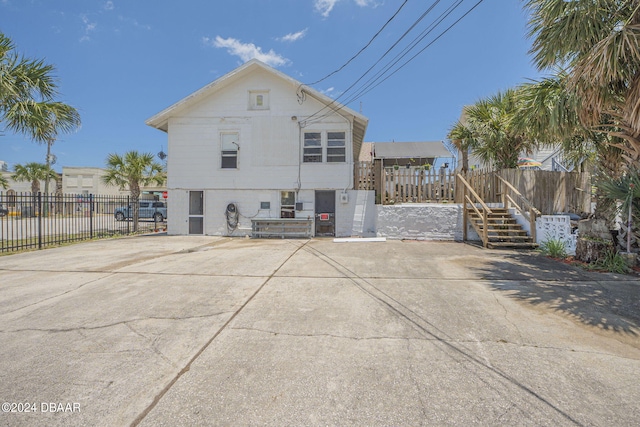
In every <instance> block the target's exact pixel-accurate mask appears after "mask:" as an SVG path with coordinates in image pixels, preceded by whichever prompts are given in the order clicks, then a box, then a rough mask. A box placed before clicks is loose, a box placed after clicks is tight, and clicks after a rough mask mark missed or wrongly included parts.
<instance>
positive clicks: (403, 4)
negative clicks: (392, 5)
mask: <svg viewBox="0 0 640 427" xmlns="http://www.w3.org/2000/svg"><path fill="white" fill-rule="evenodd" d="M408 1H409V0H404V2H403V3H402V4H401V5H400V7H399V8H398V10H396V13H394V14H393V16H391V18H389V19H388V20H387V22H385V24H384V25H383V26H382V28H380V29H379V30H378V32H377V33H375V34H374V35H373V37H372V38H371V39H370V40H369V41H368V42H367V44H366V45H364V47H363V48H362V49H360V50H359V51H358V53H356V54H355V55H353V56H352V57H351V58H350V59H349V60H348V61H347V62H345V63H344V64H342V66H341V67H340V68H338V69H337V70H334V71H332V72H331V73H329V74H327V75H326V76H324V77H323V78H321V79H320V80H317V81H315V82H313V83H307V84H306V85H307V86H313V85H315V84H318V83H320V82H322V81H324V80H326V79H328V78H329V77H331V76H333V75H334V74H336V73H338V72H340V71H342V69H343V68H344V67H346V66H347V65H349V64H350V63H351V61H353V60H354V59H356V58H357V57H358V56H360V54H361V53H362V52H364V51H365V50H366V49H367V48H368V47H369V46H370V45H371V43H373V41H374V40H375V39H376V38H377V37H378V36H379V35H380V33H382V31H383V30H384V29H385V28H386V27H387V25H389V24H390V23H391V21H393V20H394V18H395V17H396V16H398V13H400V11H401V10H402V8H403V7H404V6H405V5H406V4H407V2H408Z"/></svg>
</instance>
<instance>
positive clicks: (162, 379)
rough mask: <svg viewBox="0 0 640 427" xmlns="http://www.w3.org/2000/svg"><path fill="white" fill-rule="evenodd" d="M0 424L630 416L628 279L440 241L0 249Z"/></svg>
mask: <svg viewBox="0 0 640 427" xmlns="http://www.w3.org/2000/svg"><path fill="white" fill-rule="evenodd" d="M0 278H1V279H0V340H1V341H0V342H1V343H2V344H1V345H0V360H1V362H0V403H2V410H3V412H2V413H0V425H3V426H5V425H6V426H65V425H69V426H78V425H86V426H128V425H140V426H199V425H233V426H238V425H277V426H281V425H300V426H307V425H370V426H377V425H385V426H386V425H396V426H401V425H402V426H404V425H407V426H418V425H465V426H466V425H470V424H478V425H524V426H526V425H532V426H533V425H535V426H538V425H549V426H558V425H594V426H611V425H616V426H626V425H628V426H631V425H637V423H638V420H639V419H640V382H639V381H638V378H639V376H638V373H639V372H640V337H639V334H640V284H639V282H638V280H637V279H636V278H633V277H630V276H616V275H611V274H599V273H588V272H585V271H583V270H580V269H578V268H574V267H571V266H565V265H563V264H559V263H556V262H554V261H551V260H548V259H546V258H544V257H540V256H538V255H537V254H535V253H530V252H527V253H522V252H515V251H492V250H485V249H481V248H478V247H474V246H470V245H465V244H461V243H453V242H402V241H388V242H375V243H374V242H370V243H333V241H331V240H322V239H318V240H311V241H308V240H249V239H226V238H215V237H172V236H160V235H156V236H145V237H135V238H125V239H119V240H105V241H97V242H90V243H84V244H78V245H73V246H68V247H63V248H57V249H50V250H45V251H40V252H31V253H24V254H18V255H11V256H4V257H0Z"/></svg>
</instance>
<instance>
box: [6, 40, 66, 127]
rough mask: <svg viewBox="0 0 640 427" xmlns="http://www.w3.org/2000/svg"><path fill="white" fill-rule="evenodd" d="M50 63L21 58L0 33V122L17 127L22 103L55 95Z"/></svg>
mask: <svg viewBox="0 0 640 427" xmlns="http://www.w3.org/2000/svg"><path fill="white" fill-rule="evenodd" d="M53 71H54V68H53V66H51V65H47V64H45V63H44V62H43V61H41V60H34V59H28V58H24V57H23V56H20V55H19V54H18V53H17V52H15V46H14V44H13V42H12V41H11V39H10V38H8V37H7V36H5V35H4V34H3V33H2V32H0V122H6V123H7V125H8V126H9V128H11V129H16V128H20V122H21V121H23V120H24V115H23V112H24V111H25V109H26V108H28V107H27V106H26V105H24V104H25V103H27V102H28V101H33V100H47V99H51V98H52V97H54V96H55V95H56V90H57V85H56V82H55V79H54V77H53V75H52V73H53Z"/></svg>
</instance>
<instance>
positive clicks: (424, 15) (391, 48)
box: [306, 0, 441, 121]
mask: <svg viewBox="0 0 640 427" xmlns="http://www.w3.org/2000/svg"><path fill="white" fill-rule="evenodd" d="M440 1H441V0H436V1H434V2H433V3H432V4H431V6H429V7H428V8H427V10H425V11H424V12H423V13H422V15H420V17H419V18H418V19H417V20H416V21H414V23H413V24H412V25H411V26H410V27H409V29H408V30H406V31H405V32H404V34H402V36H400V38H398V40H396V41H395V42H394V43H393V44H392V45H391V47H390V48H389V49H387V51H386V52H385V53H384V54H383V55H382V56H381V57H380V58H379V59H378V60H377V61H376V62H375V63H374V64H373V65H372V66H371V67H369V69H368V70H367V71H365V72H364V74H362V75H361V76H360V77H359V78H358V79H357V80H356V81H355V82H353V84H351V86H349V87H348V88H347V89H346V90H345V91H344V92H342V94H340V96H338V97H337V98H336V99H334V100H332V102H331V103H330V104H329V105H326V106H325V107H323V108H322V109H320V110H319V111H317V112H315V113H314V114H312V115H311V116H310V117H309V118H307V120H306V121H309V120H310V119H311V118H313V117H314V116H316V115H317V114H320V113H321V112H322V111H324V110H326V109H327V108H332V105H334V104H336V103H337V102H338V100H339V99H340V98H341V97H342V96H344V95H345V94H346V93H347V92H349V90H351V89H352V88H353V87H354V86H355V85H357V84H358V83H359V82H360V80H362V79H363V78H364V77H365V76H366V75H367V74H368V73H369V72H370V71H371V70H372V69H373V68H375V66H376V65H378V64H379V63H380V61H382V59H383V58H384V57H385V56H387V55H388V54H389V53H390V52H391V51H392V50H393V49H394V48H395V47H396V46H397V45H398V43H400V42H401V41H402V40H403V39H404V38H405V37H406V36H407V34H409V33H410V32H411V30H413V29H414V28H415V27H416V25H418V24H419V23H420V22H421V21H422V20H423V19H424V18H425V17H426V16H427V15H428V14H429V12H431V11H432V10H433V8H435V7H436V6H437V5H438V3H440ZM405 3H406V1H405ZM402 6H404V4H403V5H402ZM398 11H399V10H398ZM395 15H397V12H396V14H395ZM395 15H394V16H395ZM385 26H386V24H385ZM383 28H384V27H383ZM341 68H344V66H343V67H341ZM332 74H335V72H334V73H332ZM327 77H328V76H327ZM325 78H326V77H325ZM322 80H324V79H322ZM316 83H317V82H316ZM313 84H315V83H313Z"/></svg>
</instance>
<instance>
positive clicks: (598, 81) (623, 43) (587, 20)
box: [525, 0, 640, 166]
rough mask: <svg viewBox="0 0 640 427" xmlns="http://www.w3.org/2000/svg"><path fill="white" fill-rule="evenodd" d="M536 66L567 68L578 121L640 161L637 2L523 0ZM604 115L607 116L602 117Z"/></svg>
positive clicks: (632, 160)
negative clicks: (609, 138)
mask: <svg viewBox="0 0 640 427" xmlns="http://www.w3.org/2000/svg"><path fill="white" fill-rule="evenodd" d="M525 7H526V8H528V9H529V12H530V14H531V18H530V21H529V36H530V37H533V39H534V41H533V47H532V49H531V52H532V53H533V54H534V62H535V64H536V65H537V67H538V69H540V70H547V69H552V68H554V67H557V66H560V67H564V68H565V69H566V70H567V74H568V80H567V82H568V86H569V88H570V89H571V90H573V91H575V94H576V96H577V97H578V98H579V99H580V101H581V102H580V103H581V105H580V109H579V111H578V113H579V118H580V121H581V122H582V124H583V125H584V126H585V127H587V128H590V129H594V128H595V129H602V130H603V131H605V132H606V133H607V134H609V135H610V136H615V137H618V139H617V140H616V139H611V140H610V141H609V142H608V143H609V144H610V145H612V146H614V147H617V148H619V149H621V150H622V151H623V157H624V160H625V162H626V164H627V165H629V166H633V165H635V166H638V165H640V1H638V0H627V1H594V0H573V1H565V0H527V1H526V4H525ZM603 116H608V117H610V118H611V120H603Z"/></svg>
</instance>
